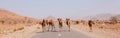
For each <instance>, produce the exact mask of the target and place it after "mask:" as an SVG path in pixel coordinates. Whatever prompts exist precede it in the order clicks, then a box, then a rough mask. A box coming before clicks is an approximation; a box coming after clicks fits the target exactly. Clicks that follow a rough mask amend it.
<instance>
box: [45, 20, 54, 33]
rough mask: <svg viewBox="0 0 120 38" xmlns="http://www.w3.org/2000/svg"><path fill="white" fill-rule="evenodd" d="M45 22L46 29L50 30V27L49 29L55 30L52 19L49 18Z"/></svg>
mask: <svg viewBox="0 0 120 38" xmlns="http://www.w3.org/2000/svg"><path fill="white" fill-rule="evenodd" d="M47 23H48V31H49V30H50V28H51V31H55V25H54V23H55V22H54V19H50V20H49V21H48V22H47Z"/></svg>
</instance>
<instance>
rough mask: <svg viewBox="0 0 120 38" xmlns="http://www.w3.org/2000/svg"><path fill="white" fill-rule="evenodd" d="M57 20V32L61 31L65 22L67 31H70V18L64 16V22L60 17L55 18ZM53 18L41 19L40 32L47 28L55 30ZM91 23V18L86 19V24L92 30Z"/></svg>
mask: <svg viewBox="0 0 120 38" xmlns="http://www.w3.org/2000/svg"><path fill="white" fill-rule="evenodd" d="M57 22H58V24H59V32H61V31H63V26H64V24H63V23H65V24H66V25H67V27H68V31H71V19H70V18H66V20H65V22H64V21H63V19H62V18H57ZM55 23H56V22H55V20H54V19H49V20H46V19H43V20H42V22H41V25H42V32H44V31H46V30H48V31H55ZM92 24H93V22H92V21H91V20H89V21H88V25H89V28H90V30H92ZM50 28H51V29H50Z"/></svg>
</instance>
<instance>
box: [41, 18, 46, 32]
mask: <svg viewBox="0 0 120 38" xmlns="http://www.w3.org/2000/svg"><path fill="white" fill-rule="evenodd" d="M45 30H46V20H45V19H43V21H42V32H44V31H45Z"/></svg>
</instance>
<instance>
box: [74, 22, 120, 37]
mask: <svg viewBox="0 0 120 38" xmlns="http://www.w3.org/2000/svg"><path fill="white" fill-rule="evenodd" d="M72 28H73V29H75V30H77V31H79V32H81V33H84V34H86V35H88V36H91V37H92V38H120V34H119V33H116V32H115V31H111V30H105V29H99V28H96V27H93V31H92V32H89V28H88V26H86V25H81V24H78V25H72Z"/></svg>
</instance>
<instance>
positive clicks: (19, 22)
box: [0, 9, 40, 34]
mask: <svg viewBox="0 0 120 38" xmlns="http://www.w3.org/2000/svg"><path fill="white" fill-rule="evenodd" d="M39 22H40V20H39V19H35V18H30V17H25V16H21V15H18V14H15V13H13V12H11V11H8V10H3V9H0V34H4V33H7V32H8V31H15V29H16V28H23V27H24V26H27V25H29V24H30V25H31V24H36V23H39Z"/></svg>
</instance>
